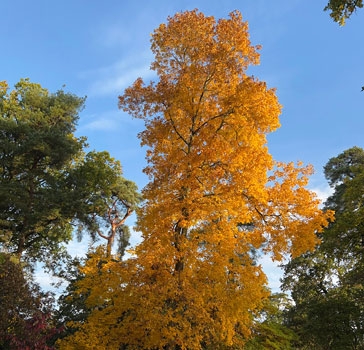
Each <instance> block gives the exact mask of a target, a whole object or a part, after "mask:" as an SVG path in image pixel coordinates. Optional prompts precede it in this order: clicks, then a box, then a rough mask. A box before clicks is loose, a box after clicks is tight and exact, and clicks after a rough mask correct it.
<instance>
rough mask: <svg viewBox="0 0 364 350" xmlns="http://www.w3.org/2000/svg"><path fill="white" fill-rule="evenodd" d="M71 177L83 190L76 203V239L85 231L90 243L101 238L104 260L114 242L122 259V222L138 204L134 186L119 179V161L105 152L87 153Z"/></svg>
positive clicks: (125, 232) (125, 229) (125, 240)
mask: <svg viewBox="0 0 364 350" xmlns="http://www.w3.org/2000/svg"><path fill="white" fill-rule="evenodd" d="M71 175H72V176H71V177H72V179H73V180H72V181H74V183H73V184H74V185H76V187H77V188H79V189H81V190H82V191H84V193H83V194H82V195H81V201H79V203H78V213H77V219H78V238H79V239H81V238H82V235H83V233H85V232H86V233H87V234H90V235H91V237H92V239H93V240H94V241H95V240H97V238H103V239H105V240H106V252H107V255H108V257H110V256H111V249H112V246H113V244H114V243H115V241H117V242H118V249H117V251H118V253H119V254H120V256H121V257H122V256H123V255H124V251H125V248H126V246H127V245H128V243H129V238H130V232H129V227H128V226H127V225H125V221H126V219H127V218H128V217H129V216H130V215H131V214H132V213H133V212H134V210H135V209H136V208H137V205H138V204H139V203H140V202H141V196H140V194H139V193H138V191H137V186H136V184H135V183H134V182H132V181H129V180H126V179H125V178H124V177H123V176H122V168H121V164H120V162H119V161H117V160H115V159H114V158H112V157H111V156H110V155H109V153H108V152H105V151H104V152H89V153H88V154H87V155H86V156H85V158H84V160H83V161H82V162H81V163H80V164H79V165H78V166H77V167H76V168H75V169H74V170H73V171H72V174H71Z"/></svg>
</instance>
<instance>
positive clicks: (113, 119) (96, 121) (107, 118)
mask: <svg viewBox="0 0 364 350" xmlns="http://www.w3.org/2000/svg"><path fill="white" fill-rule="evenodd" d="M82 121H83V123H82V124H81V125H80V127H79V132H81V133H82V132H84V131H85V130H88V131H95V130H98V131H117V130H119V129H120V126H121V121H120V111H110V112H102V113H100V114H97V115H96V114H92V115H88V116H86V117H84V118H83V119H82Z"/></svg>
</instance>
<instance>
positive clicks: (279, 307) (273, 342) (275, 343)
mask: <svg viewBox="0 0 364 350" xmlns="http://www.w3.org/2000/svg"><path fill="white" fill-rule="evenodd" d="M288 305H289V299H288V297H287V295H285V294H283V293H275V294H272V295H271V296H270V297H269V298H268V299H267V300H266V301H265V303H264V306H263V309H262V311H261V313H260V315H259V318H258V319H257V320H256V322H255V326H254V328H253V332H252V338H251V339H250V340H249V341H248V342H247V344H246V345H245V346H244V350H263V349H271V350H273V349H276V350H291V349H294V348H295V347H294V345H295V343H296V340H297V335H296V334H295V333H294V331H293V330H292V329H290V328H288V327H287V326H286V325H285V323H284V314H283V310H284V309H285V308H287V306H288Z"/></svg>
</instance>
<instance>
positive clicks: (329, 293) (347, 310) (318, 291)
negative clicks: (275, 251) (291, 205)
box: [283, 147, 364, 349]
mask: <svg viewBox="0 0 364 350" xmlns="http://www.w3.org/2000/svg"><path fill="white" fill-rule="evenodd" d="M324 171H325V175H326V178H327V180H328V182H329V184H330V186H331V187H332V189H333V194H332V195H331V196H330V197H329V198H328V199H327V201H326V202H325V208H326V209H328V210H335V219H336V220H335V221H334V222H332V223H330V225H329V227H328V228H326V229H325V230H324V231H323V232H322V233H320V239H321V240H322V242H321V244H320V245H319V246H318V247H317V248H316V250H315V251H314V252H312V253H306V254H304V255H303V256H301V257H298V258H296V259H293V260H292V261H290V262H289V263H288V264H287V265H286V266H285V275H284V279H283V282H284V283H283V288H285V289H286V290H290V291H291V295H292V298H293V301H294V306H292V308H290V309H289V312H288V314H287V317H288V325H290V326H291V327H292V328H293V329H294V330H296V331H297V333H299V334H300V338H301V341H302V343H303V344H306V345H310V346H311V347H314V348H317V349H326V348H327V346H328V344H329V346H330V348H333V349H361V348H362V347H363V345H364V344H363V334H364V329H363V325H362V314H363V310H364V304H363V296H364V294H363V290H364V289H363V284H364V280H363V269H364V260H363V246H364V236H363V223H364V222H363V217H364V216H363V214H364V213H363V208H362V198H363V194H364V186H363V184H364V181H363V180H364V150H363V149H361V148H359V147H353V148H350V149H348V150H345V151H344V152H342V153H341V154H339V155H338V156H337V157H333V158H331V159H330V160H329V161H328V163H327V164H326V166H325V167H324Z"/></svg>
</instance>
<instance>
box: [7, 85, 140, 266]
mask: <svg viewBox="0 0 364 350" xmlns="http://www.w3.org/2000/svg"><path fill="white" fill-rule="evenodd" d="M83 106H84V99H83V98H79V97H76V96H74V95H72V94H69V93H65V92H63V91H58V92H57V93H55V94H50V93H49V92H48V91H47V90H46V89H44V88H42V87H41V86H40V85H39V84H34V83H31V82H29V80H21V81H20V82H19V83H18V84H16V86H15V90H14V91H11V92H10V93H9V92H8V87H7V85H6V84H5V83H2V84H1V85H0V127H1V129H0V130H1V131H0V149H1V150H2V153H1V156H0V167H1V187H0V197H1V202H0V246H1V247H2V248H3V249H5V250H6V251H8V252H10V253H14V254H16V255H17V256H18V257H19V258H22V259H24V260H27V261H28V262H32V261H33V262H34V261H37V260H38V261H42V262H45V263H46V264H47V265H48V267H51V268H53V269H55V268H56V267H55V265H57V264H59V262H60V259H59V258H60V257H65V256H66V254H67V253H66V251H65V249H64V246H63V243H66V242H68V241H69V240H71V239H72V236H73V232H74V228H75V226H76V225H77V226H78V228H79V230H78V233H79V235H78V236H79V238H81V237H82V234H83V233H85V232H87V233H88V234H90V235H91V237H92V238H93V239H95V238H96V237H97V236H98V237H102V238H104V239H105V240H106V241H107V251H108V254H111V248H112V245H113V243H114V241H115V240H117V241H118V242H119V248H120V249H119V250H120V252H121V253H122V251H121V250H122V249H124V247H125V245H126V243H127V242H128V239H129V235H130V233H129V230H128V227H127V226H126V225H125V220H126V219H127V218H128V217H129V216H130V215H131V214H132V212H133V211H134V209H135V208H136V206H137V204H138V203H139V202H140V195H139V194H138V192H137V188H136V185H135V184H134V183H133V182H132V181H128V180H126V179H125V178H124V177H123V176H122V168H121V165H120V163H119V162H118V161H116V160H115V159H113V158H112V157H111V156H110V155H109V153H108V152H94V151H93V152H89V153H88V154H86V155H85V154H84V147H85V146H86V143H85V138H82V137H81V138H76V137H75V136H74V131H75V130H76V125H77V121H78V118H79V114H78V113H79V111H80V110H81V109H82V108H83ZM61 260H62V259H61Z"/></svg>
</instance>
